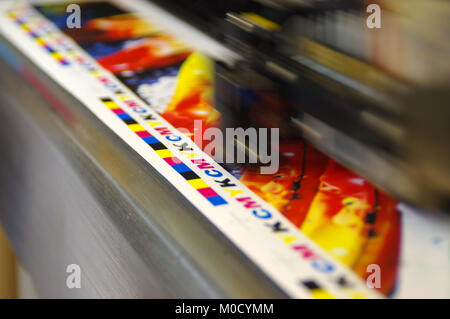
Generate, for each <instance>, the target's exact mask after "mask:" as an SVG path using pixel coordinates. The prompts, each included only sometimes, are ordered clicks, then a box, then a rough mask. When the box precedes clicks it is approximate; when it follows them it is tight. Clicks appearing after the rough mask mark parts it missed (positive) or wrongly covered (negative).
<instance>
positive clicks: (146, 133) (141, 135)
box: [136, 131, 152, 137]
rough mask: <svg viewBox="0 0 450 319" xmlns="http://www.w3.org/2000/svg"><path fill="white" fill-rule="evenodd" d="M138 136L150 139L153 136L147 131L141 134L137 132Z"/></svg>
mask: <svg viewBox="0 0 450 319" xmlns="http://www.w3.org/2000/svg"><path fill="white" fill-rule="evenodd" d="M136 134H137V135H138V136H139V137H150V136H152V135H151V134H150V133H149V132H147V131H139V132H136Z"/></svg>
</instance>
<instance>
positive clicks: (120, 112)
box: [111, 108, 125, 114]
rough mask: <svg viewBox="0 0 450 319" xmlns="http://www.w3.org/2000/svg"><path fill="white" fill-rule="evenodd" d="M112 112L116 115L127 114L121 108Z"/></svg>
mask: <svg viewBox="0 0 450 319" xmlns="http://www.w3.org/2000/svg"><path fill="white" fill-rule="evenodd" d="M111 111H113V112H114V113H116V114H123V113H125V111H124V110H122V109H121V108H117V109H111Z"/></svg>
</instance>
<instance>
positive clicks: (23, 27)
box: [21, 24, 31, 31]
mask: <svg viewBox="0 0 450 319" xmlns="http://www.w3.org/2000/svg"><path fill="white" fill-rule="evenodd" d="M21 27H22V29H24V30H25V31H30V30H31V29H30V27H29V26H28V25H27V24H22V25H21Z"/></svg>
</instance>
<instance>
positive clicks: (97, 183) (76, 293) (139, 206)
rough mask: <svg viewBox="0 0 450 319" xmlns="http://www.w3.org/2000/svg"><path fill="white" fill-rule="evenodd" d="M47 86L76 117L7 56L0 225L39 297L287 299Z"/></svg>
mask: <svg viewBox="0 0 450 319" xmlns="http://www.w3.org/2000/svg"><path fill="white" fill-rule="evenodd" d="M0 41H3V42H2V43H3V46H4V47H6V48H7V50H8V51H10V52H11V54H10V56H13V58H14V60H16V62H17V63H19V64H20V65H22V67H24V68H26V69H27V70H28V71H29V72H30V73H31V74H34V76H36V75H38V74H39V71H38V69H37V68H36V67H35V66H34V65H32V64H31V63H30V62H29V61H28V60H26V59H25V58H24V57H23V56H22V55H21V54H20V53H19V52H18V51H17V50H16V49H14V48H13V47H11V46H10V45H9V44H7V43H6V42H5V41H4V40H1V39H0ZM38 82H39V85H42V86H43V87H45V88H46V89H48V90H49V91H48V92H47V93H50V94H51V95H52V97H51V98H50V100H53V102H55V101H58V103H59V104H57V105H56V104H54V103H53V104H54V106H55V105H56V106H57V108H60V107H61V106H62V107H64V108H65V111H64V112H63V113H64V114H66V117H64V116H61V113H60V112H58V111H55V108H52V107H51V105H52V103H49V102H48V101H49V99H47V101H46V100H44V99H43V97H42V92H41V93H38V90H36V89H35V88H33V87H32V86H30V85H29V84H27V82H26V81H24V79H23V78H22V77H21V76H19V74H18V73H17V72H16V71H15V70H14V69H12V68H11V67H10V66H9V65H7V64H6V63H4V62H3V61H2V60H1V59H0V150H1V153H0V154H1V155H0V221H1V222H2V224H3V226H4V228H5V230H6V232H7V234H8V237H9V238H10V240H11V242H12V244H13V248H14V250H15V252H16V254H17V255H18V257H19V259H20V261H21V263H22V264H23V265H24V267H25V268H26V269H27V270H28V271H29V272H30V273H31V275H32V277H33V280H34V282H35V286H36V288H37V291H38V293H39V294H40V296H42V297H57V298H78V297H85V298H133V297H137V298H141V297H151V298H153V297H155V298H162V297H212V298H215V297H255V298H258V297H286V296H285V294H284V293H283V292H282V291H281V290H280V289H279V288H278V287H277V286H276V285H275V284H274V283H273V282H272V281H270V280H269V279H268V278H267V277H266V276H265V275H264V274H263V273H262V272H261V270H260V269H259V268H257V267H256V266H255V265H254V264H253V263H252V262H251V261H250V260H249V259H248V258H247V257H246V256H244V255H243V254H242V253H241V252H240V251H239V250H238V249H237V248H236V247H235V246H234V245H232V244H231V243H230V242H229V240H228V239H227V238H226V237H225V236H224V235H223V234H221V233H220V232H219V231H218V230H217V229H216V228H215V226H213V225H212V224H211V223H210V222H209V221H208V220H207V219H206V218H205V217H204V216H203V215H201V214H200V213H199V212H198V211H197V210H196V209H195V208H194V207H193V206H192V205H191V204H190V203H189V202H188V201H187V200H186V199H185V198H184V197H182V196H181V195H180V194H179V193H178V192H177V191H176V190H175V188H174V187H173V186H171V185H170V184H169V183H168V182H167V181H166V180H165V179H164V178H163V176H161V175H160V174H159V173H158V172H157V171H156V170H154V169H153V168H152V167H150V166H149V165H148V164H146V163H145V161H144V160H142V159H141V158H140V157H139V156H138V155H137V154H136V153H135V152H134V151H133V150H132V149H131V148H130V147H128V146H127V145H126V144H125V143H124V142H123V141H121V140H120V139H119V138H118V137H117V136H116V135H114V134H113V133H112V131H110V130H109V129H108V128H107V127H106V126H104V125H103V124H102V123H101V122H100V121H99V120H98V119H97V118H95V117H94V116H93V115H92V114H91V113H90V112H89V111H88V110H87V109H86V108H85V107H84V106H82V105H81V104H80V103H79V102H78V101H77V100H75V99H74V98H73V97H72V96H71V95H69V94H68V93H67V92H65V91H64V90H63V89H62V88H61V87H59V86H58V85H57V84H56V83H54V82H53V81H52V80H50V79H49V78H47V77H46V76H43V75H42V74H40V75H39V80H38ZM47 98H48V96H47ZM68 114H70V115H69V118H70V119H69V118H68V117H67V115H68ZM68 264H78V265H79V266H80V267H81V270H82V277H81V278H82V282H81V284H82V287H81V288H80V289H68V288H67V286H66V278H67V275H68V274H67V273H66V267H67V265H68Z"/></svg>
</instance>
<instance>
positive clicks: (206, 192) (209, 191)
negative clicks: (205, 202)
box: [197, 187, 218, 197]
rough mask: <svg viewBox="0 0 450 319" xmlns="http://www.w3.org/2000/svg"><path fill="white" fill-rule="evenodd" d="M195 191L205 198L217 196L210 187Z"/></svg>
mask: <svg viewBox="0 0 450 319" xmlns="http://www.w3.org/2000/svg"><path fill="white" fill-rule="evenodd" d="M197 190H198V192H199V193H200V194H202V195H203V196H205V197H211V196H217V195H218V194H217V193H216V192H215V191H214V190H213V189H212V188H211V187H208V188H200V189H197Z"/></svg>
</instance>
